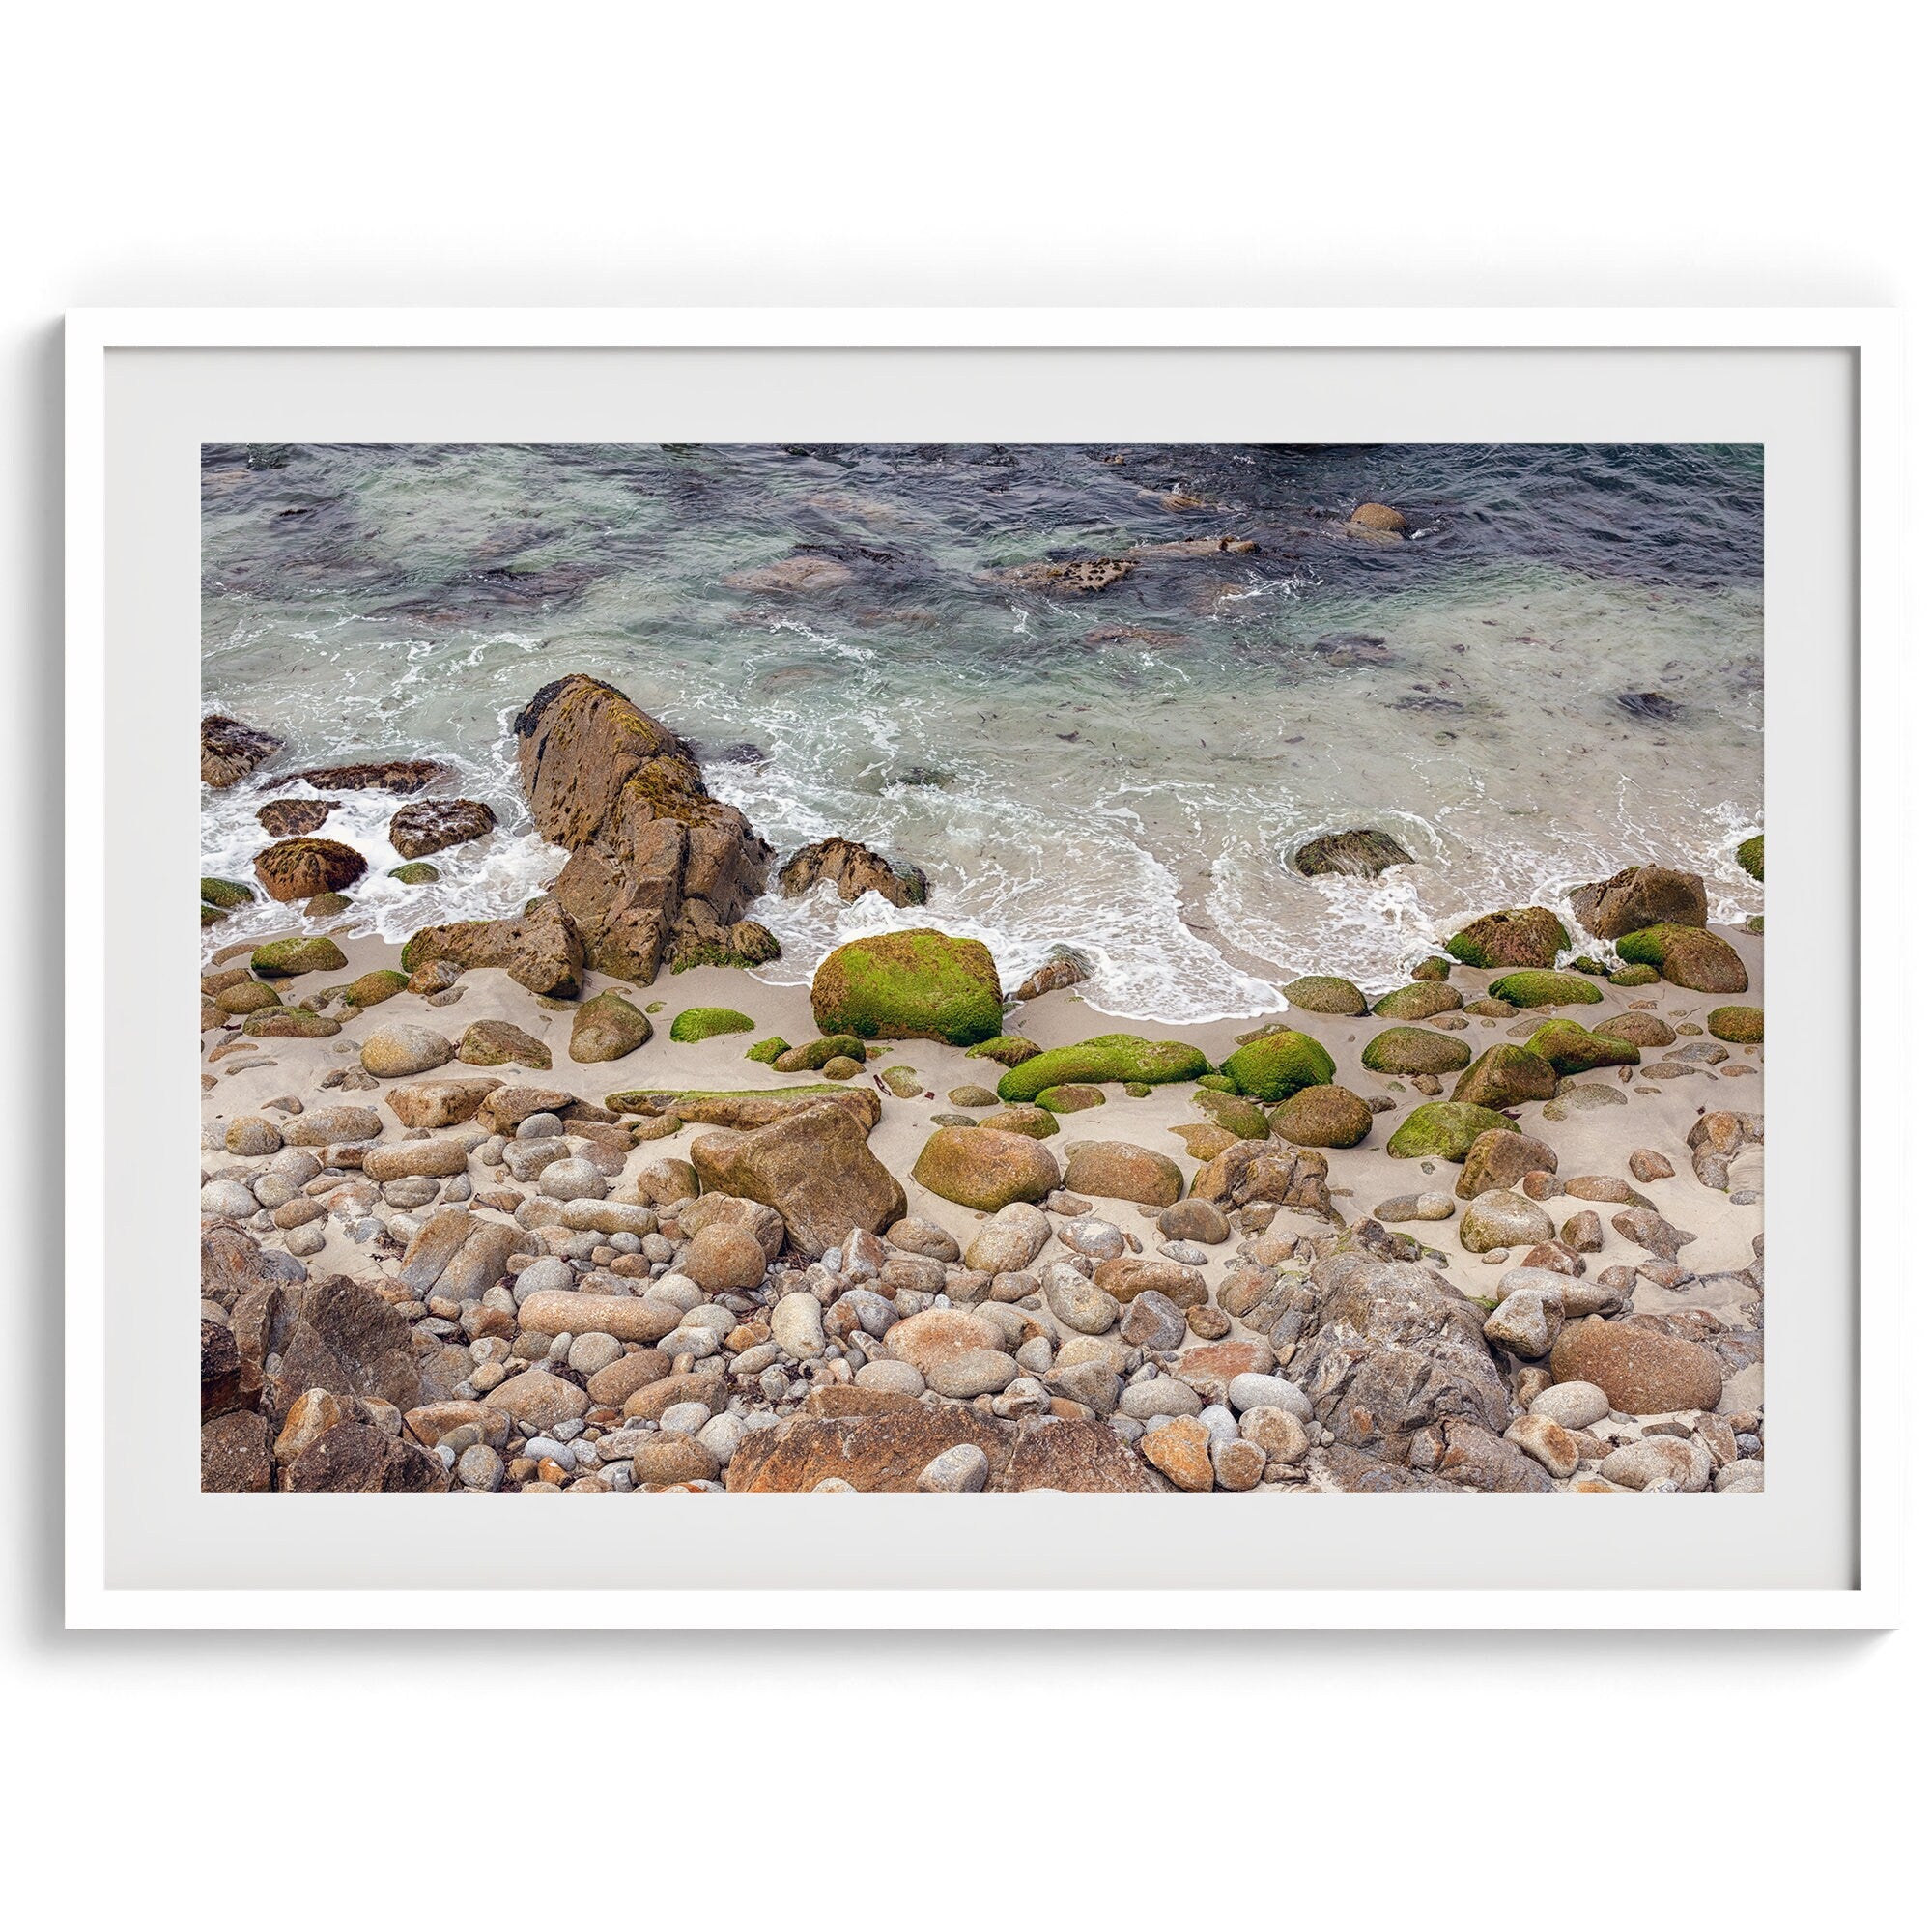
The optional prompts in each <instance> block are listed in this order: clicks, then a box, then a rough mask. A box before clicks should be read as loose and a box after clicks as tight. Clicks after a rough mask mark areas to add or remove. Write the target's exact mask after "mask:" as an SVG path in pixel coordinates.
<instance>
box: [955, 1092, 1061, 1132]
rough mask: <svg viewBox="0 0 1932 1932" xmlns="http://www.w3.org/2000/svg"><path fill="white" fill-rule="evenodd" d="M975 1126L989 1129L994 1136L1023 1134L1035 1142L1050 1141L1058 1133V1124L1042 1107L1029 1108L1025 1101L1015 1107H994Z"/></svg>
mask: <svg viewBox="0 0 1932 1932" xmlns="http://www.w3.org/2000/svg"><path fill="white" fill-rule="evenodd" d="M975 1124H976V1125H978V1126H981V1127H991V1128H992V1130H993V1131H994V1132H995V1133H996V1134H1025V1135H1026V1136H1027V1137H1028V1138H1029V1139H1030V1140H1036V1141H1046V1140H1051V1139H1052V1138H1053V1136H1054V1135H1055V1134H1057V1133H1058V1132H1059V1131H1060V1122H1058V1121H1057V1120H1056V1119H1055V1118H1054V1117H1053V1116H1052V1115H1051V1114H1049V1113H1048V1112H1047V1111H1046V1109H1045V1108H1044V1107H1035V1106H1031V1105H1029V1104H1028V1103H1027V1102H1025V1101H1021V1102H1020V1103H1019V1104H1018V1105H1017V1106H1012V1107H996V1108H995V1109H994V1110H993V1111H992V1112H991V1113H990V1114H988V1115H987V1116H986V1117H985V1118H984V1119H983V1120H981V1121H979V1122H975Z"/></svg>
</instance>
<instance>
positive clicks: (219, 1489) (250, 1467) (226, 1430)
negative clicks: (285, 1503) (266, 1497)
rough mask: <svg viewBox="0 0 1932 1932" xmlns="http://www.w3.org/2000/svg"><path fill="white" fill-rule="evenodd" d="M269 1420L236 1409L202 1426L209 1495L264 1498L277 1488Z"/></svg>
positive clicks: (204, 1478)
mask: <svg viewBox="0 0 1932 1932" xmlns="http://www.w3.org/2000/svg"><path fill="white" fill-rule="evenodd" d="M274 1481H275V1465H274V1461H273V1459H272V1457H271V1455H270V1448H269V1420H268V1417H267V1416H264V1415H260V1414H258V1413H257V1412H256V1411H255V1410H253V1409H236V1410H233V1411H231V1412H230V1413H228V1414H226V1415H219V1416H216V1417H215V1418H214V1419H213V1421H210V1422H206V1423H204V1424H203V1425H202V1430H201V1487H202V1489H203V1491H204V1492H207V1493H209V1494H220V1495H260V1494H262V1493H264V1492H267V1491H269V1490H271V1489H272V1488H273V1487H274Z"/></svg>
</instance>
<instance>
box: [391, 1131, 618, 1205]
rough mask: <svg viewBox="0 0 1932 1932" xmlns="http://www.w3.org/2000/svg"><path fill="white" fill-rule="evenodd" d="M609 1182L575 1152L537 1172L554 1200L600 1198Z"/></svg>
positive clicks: (539, 1188) (540, 1186)
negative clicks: (586, 1197)
mask: <svg viewBox="0 0 1932 1932" xmlns="http://www.w3.org/2000/svg"><path fill="white" fill-rule="evenodd" d="M539 1145H541V1143H539ZM364 1165H365V1166H366V1165H367V1163H366V1162H365V1163H364ZM610 1185H611V1184H610V1182H609V1181H607V1180H606V1179H604V1175H603V1172H602V1170H601V1169H599V1167H598V1166H597V1164H596V1162H594V1161H590V1160H584V1159H582V1158H579V1157H577V1156H575V1155H571V1156H568V1157H566V1158H564V1159H562V1160H552V1161H547V1162H545V1164H544V1166H543V1168H542V1169H541V1171H540V1172H539V1173H538V1175H537V1191H538V1192H539V1193H540V1194H543V1195H545V1196H547V1197H548V1198H549V1199H550V1200H553V1201H581V1200H582V1199H583V1198H584V1197H585V1196H586V1195H587V1196H588V1197H589V1198H590V1199H591V1200H593V1201H601V1200H602V1199H603V1198H604V1196H605V1195H606V1194H607V1193H609V1192H610Z"/></svg>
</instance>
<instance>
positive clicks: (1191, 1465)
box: [1127, 1389, 1214, 1495]
mask: <svg viewBox="0 0 1932 1932" xmlns="http://www.w3.org/2000/svg"><path fill="white" fill-rule="evenodd" d="M1127 1393H1128V1395H1132V1393H1133V1391H1132V1390H1131V1389H1129V1390H1128V1391H1127ZM1211 1449H1212V1438H1211V1437H1210V1436H1209V1435H1208V1431H1207V1429H1206V1428H1205V1427H1204V1426H1203V1425H1202V1424H1201V1423H1200V1422H1198V1421H1197V1420H1195V1418H1194V1417H1193V1416H1191V1415H1184V1416H1179V1417H1177V1419H1176V1420H1174V1421H1172V1422H1170V1423H1168V1424H1167V1425H1166V1426H1165V1427H1163V1428H1160V1429H1154V1430H1150V1431H1149V1432H1148V1433H1147V1434H1146V1435H1143V1436H1142V1437H1141V1439H1140V1452H1141V1454H1142V1455H1143V1456H1144V1457H1145V1458H1146V1459H1147V1460H1148V1462H1149V1463H1151V1464H1152V1465H1153V1467H1154V1468H1156V1469H1158V1470H1159V1471H1160V1473H1161V1474H1162V1475H1163V1476H1165V1477H1166V1478H1167V1479H1168V1481H1169V1482H1170V1483H1172V1484H1173V1485H1174V1486H1175V1488H1176V1489H1178V1490H1185V1491H1187V1492H1190V1493H1192V1494H1196V1495H1200V1494H1205V1493H1206V1492H1208V1491H1209V1490H1211V1489H1212V1488H1213V1487H1214V1463H1213V1461H1212V1455H1211Z"/></svg>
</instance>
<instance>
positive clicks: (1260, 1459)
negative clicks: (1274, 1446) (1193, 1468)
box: [1209, 1435, 1268, 1492]
mask: <svg viewBox="0 0 1932 1932" xmlns="http://www.w3.org/2000/svg"><path fill="white" fill-rule="evenodd" d="M1209 1456H1210V1460H1211V1461H1212V1463H1213V1464H1214V1481H1215V1483H1216V1485H1217V1486H1218V1487H1219V1488H1221V1489H1224V1490H1231V1491H1235V1492H1240V1491H1244V1490H1252V1489H1254V1488H1255V1487H1256V1485H1257V1484H1259V1483H1260V1482H1261V1480H1262V1478H1263V1477H1264V1475H1266V1473H1267V1462H1268V1459H1267V1452H1266V1451H1265V1450H1264V1448H1263V1447H1262V1446H1261V1444H1260V1443H1258V1442H1251V1441H1250V1440H1248V1438H1247V1437H1246V1436H1243V1435H1236V1436H1235V1437H1234V1438H1232V1439H1231V1440H1221V1439H1216V1440H1215V1442H1214V1446H1213V1448H1212V1450H1211V1451H1210V1452H1209Z"/></svg>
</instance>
